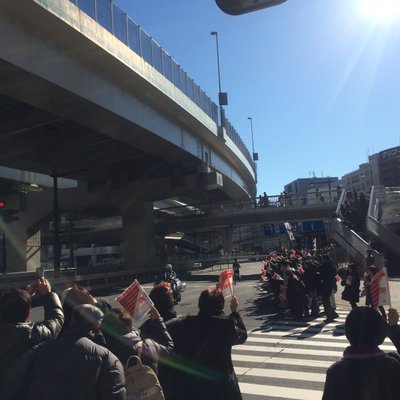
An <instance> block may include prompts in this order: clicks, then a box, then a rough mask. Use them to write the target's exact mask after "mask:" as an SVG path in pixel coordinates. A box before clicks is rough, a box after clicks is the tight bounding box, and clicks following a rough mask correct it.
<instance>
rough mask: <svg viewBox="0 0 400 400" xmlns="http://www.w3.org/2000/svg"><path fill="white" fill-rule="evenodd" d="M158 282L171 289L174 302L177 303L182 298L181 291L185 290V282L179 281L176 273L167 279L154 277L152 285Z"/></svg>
mask: <svg viewBox="0 0 400 400" xmlns="http://www.w3.org/2000/svg"><path fill="white" fill-rule="evenodd" d="M158 284H163V285H165V286H167V287H168V288H169V289H170V290H171V292H172V296H173V298H174V302H175V304H178V303H179V302H180V301H181V300H182V293H183V292H184V291H185V290H186V282H183V281H181V280H180V279H179V278H178V277H177V276H176V274H174V276H172V277H170V279H169V280H168V281H165V280H159V279H157V278H156V281H155V283H154V286H155V285H158Z"/></svg>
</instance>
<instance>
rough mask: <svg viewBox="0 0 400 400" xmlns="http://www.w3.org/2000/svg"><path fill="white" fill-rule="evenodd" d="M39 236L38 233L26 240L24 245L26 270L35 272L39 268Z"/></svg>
mask: <svg viewBox="0 0 400 400" xmlns="http://www.w3.org/2000/svg"><path fill="white" fill-rule="evenodd" d="M40 249H41V234H40V231H37V232H36V233H34V234H33V235H32V236H31V237H29V238H28V240H27V244H26V270H27V271H35V270H36V268H38V267H40Z"/></svg>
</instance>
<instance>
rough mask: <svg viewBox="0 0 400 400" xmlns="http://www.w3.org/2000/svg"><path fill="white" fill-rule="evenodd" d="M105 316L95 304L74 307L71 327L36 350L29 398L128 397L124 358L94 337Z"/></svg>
mask: <svg viewBox="0 0 400 400" xmlns="http://www.w3.org/2000/svg"><path fill="white" fill-rule="evenodd" d="M103 316H104V315H103V313H102V312H101V311H100V309H98V308H97V307H95V306H93V305H91V304H82V305H78V306H76V307H75V308H74V311H73V312H72V315H71V329H69V330H68V331H67V332H65V334H64V335H63V337H62V338H58V339H57V340H53V341H50V342H47V343H44V344H43V345H42V346H40V347H39V348H38V350H37V351H36V353H35V361H34V364H33V368H32V385H31V388H30V392H29V395H28V396H27V397H26V400H54V399H57V400H125V399H126V389H125V374H124V370H123V367H122V364H121V362H120V361H119V360H118V358H117V357H116V356H115V355H114V354H113V353H111V351H109V350H108V349H106V348H105V347H103V346H100V345H98V344H96V343H95V342H94V341H93V340H92V338H93V335H95V334H96V333H97V331H98V330H99V329H100V323H101V320H102V318H103Z"/></svg>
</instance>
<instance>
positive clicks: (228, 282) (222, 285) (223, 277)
mask: <svg viewBox="0 0 400 400" xmlns="http://www.w3.org/2000/svg"><path fill="white" fill-rule="evenodd" d="M218 288H219V289H221V290H222V294H223V295H224V297H229V296H233V270H232V269H226V270H225V271H222V272H221V274H220V276H219V281H218Z"/></svg>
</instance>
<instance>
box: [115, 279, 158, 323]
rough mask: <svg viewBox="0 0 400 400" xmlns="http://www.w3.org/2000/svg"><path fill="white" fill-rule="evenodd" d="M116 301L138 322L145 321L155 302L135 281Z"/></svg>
mask: <svg viewBox="0 0 400 400" xmlns="http://www.w3.org/2000/svg"><path fill="white" fill-rule="evenodd" d="M115 300H117V301H118V303H119V304H121V306H122V307H124V308H125V310H127V311H128V312H129V313H130V314H131V315H132V316H133V318H135V319H136V320H141V319H143V318H144V317H145V316H146V315H147V314H148V313H149V311H150V308H151V307H152V305H153V302H152V301H151V299H150V298H149V296H148V295H147V293H146V292H145V291H144V289H143V288H142V286H141V285H140V283H139V282H138V281H137V279H135V280H134V281H133V283H132V284H131V285H130V286H129V287H128V288H127V289H125V290H124V291H123V292H122V293H121V294H120V295H119V296H118V297H117V298H116V299H115Z"/></svg>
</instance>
